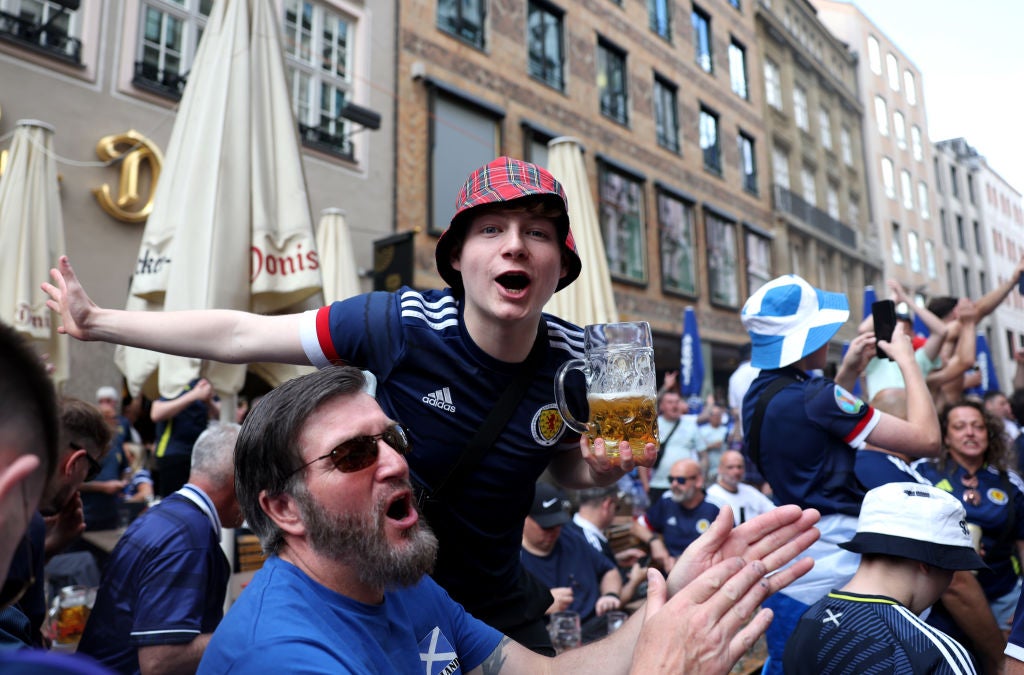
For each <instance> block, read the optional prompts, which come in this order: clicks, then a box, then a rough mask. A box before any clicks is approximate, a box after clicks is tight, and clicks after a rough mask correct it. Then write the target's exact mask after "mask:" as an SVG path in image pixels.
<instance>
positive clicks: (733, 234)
mask: <svg viewBox="0 0 1024 675" xmlns="http://www.w3.org/2000/svg"><path fill="white" fill-rule="evenodd" d="M737 230H738V225H737V223H736V222H735V221H732V220H729V219H727V218H725V217H723V216H721V215H719V214H718V213H715V212H714V211H712V210H711V209H709V208H707V207H705V208H704V241H705V248H706V251H707V270H708V301H709V302H710V303H711V304H712V305H715V306H718V307H726V308H730V309H735V308H738V307H739V304H740V289H739V274H738V272H739V249H738V244H739V240H738V237H737Z"/></svg>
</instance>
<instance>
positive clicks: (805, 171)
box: [800, 166, 818, 206]
mask: <svg viewBox="0 0 1024 675" xmlns="http://www.w3.org/2000/svg"><path fill="white" fill-rule="evenodd" d="M800 187H801V189H802V190H803V197H804V201H805V202H807V203H808V204H810V205H811V206H817V205H818V191H817V188H815V186H814V171H812V170H811V169H810V168H809V167H807V166H803V167H801V168H800Z"/></svg>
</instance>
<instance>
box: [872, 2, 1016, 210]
mask: <svg viewBox="0 0 1024 675" xmlns="http://www.w3.org/2000/svg"><path fill="white" fill-rule="evenodd" d="M853 4H855V5H856V6H857V7H859V8H860V10H861V11H862V12H863V13H864V14H865V15H866V16H867V17H868V18H870V19H871V20H872V22H874V23H875V25H877V26H878V27H879V28H880V29H881V30H882V32H883V33H885V35H886V36H887V37H888V38H889V39H890V40H892V42H893V43H894V44H896V45H897V46H898V47H899V48H900V50H901V51H902V52H903V53H904V54H905V55H906V56H907V57H908V58H909V59H910V60H911V61H913V62H914V64H915V65H916V66H917V68H918V70H920V71H921V74H922V77H923V80H924V99H925V105H926V106H927V114H928V135H929V137H930V139H931V140H932V142H935V141H941V140H946V139H948V138H956V137H959V136H963V137H964V138H966V139H967V142H968V143H970V144H971V145H972V146H974V148H975V149H976V150H977V151H978V152H979V153H980V154H981V155H984V156H985V158H986V159H987V160H988V163H989V166H991V167H992V168H993V169H994V170H995V171H996V173H998V174H999V175H1000V176H1002V177H1003V179H1004V180H1006V181H1007V182H1008V183H1009V184H1010V185H1011V186H1012V187H1013V188H1014V189H1015V190H1017V192H1020V193H1024V3H1021V2H1006V1H1005V0H975V1H974V2H970V3H965V2H962V1H961V0H853Z"/></svg>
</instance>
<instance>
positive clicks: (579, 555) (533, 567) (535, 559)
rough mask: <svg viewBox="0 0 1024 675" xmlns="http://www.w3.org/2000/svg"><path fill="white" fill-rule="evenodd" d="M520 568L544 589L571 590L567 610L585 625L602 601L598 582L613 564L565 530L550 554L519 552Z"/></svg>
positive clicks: (577, 535) (565, 528)
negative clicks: (598, 601) (597, 604)
mask: <svg viewBox="0 0 1024 675" xmlns="http://www.w3.org/2000/svg"><path fill="white" fill-rule="evenodd" d="M520 555H521V556H522V559H523V567H525V568H526V571H527V572H529V573H530V574H532V575H533V576H535V577H537V581H539V582H540V583H542V584H543V585H544V587H545V588H571V589H572V604H571V605H569V608H568V609H569V610H571V611H573V612H576V613H578V614H579V615H580V619H582V620H583V621H587V620H588V619H590V618H591V617H593V616H594V605H595V604H596V603H597V599H598V598H599V597H601V579H602V577H604V575H605V574H606V573H607V572H608V570H612V569H617V568H616V566H615V564H614V563H612V562H611V561H610V560H608V559H607V558H606V557H604V556H603V555H601V554H600V553H599V552H597V551H596V550H594V547H593V546H591V545H590V543H589V542H587V540H586V539H584V538H583V535H582V534H580V533H578V532H577V531H576V530H574V529H573V528H572V527H569V526H565V527H563V528H562V533H561V534H560V535H559V536H558V541H556V542H555V546H554V548H552V549H551V553H549V554H548V555H546V556H538V555H534V554H533V553H530V552H529V551H527V550H526V549H525V548H524V549H521V551H520Z"/></svg>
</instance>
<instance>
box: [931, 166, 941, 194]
mask: <svg viewBox="0 0 1024 675" xmlns="http://www.w3.org/2000/svg"><path fill="white" fill-rule="evenodd" d="M932 170H933V171H934V172H935V191H936V192H938V193H939V194H940V195H941V194H942V172H941V171H939V158H938V157H932Z"/></svg>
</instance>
